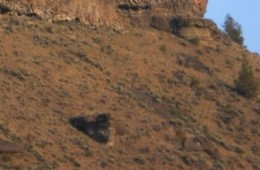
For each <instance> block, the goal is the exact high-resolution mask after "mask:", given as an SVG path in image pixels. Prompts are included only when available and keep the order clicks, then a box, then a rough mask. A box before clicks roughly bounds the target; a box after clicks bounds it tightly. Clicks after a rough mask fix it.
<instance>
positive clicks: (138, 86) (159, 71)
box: [0, 15, 260, 170]
mask: <svg viewBox="0 0 260 170" xmlns="http://www.w3.org/2000/svg"><path fill="white" fill-rule="evenodd" d="M206 23H208V22H206ZM189 24H191V25H192V21H189ZM201 24H202V25H204V26H205V30H204V28H203V29H202V31H201V32H203V33H205V31H206V33H207V30H208V29H206V26H207V24H204V23H203V22H201ZM129 25H131V24H129ZM193 25H196V24H193ZM209 25H210V26H212V24H209ZM157 26H158V24H155V27H157ZM213 27H214V26H212V28H211V29H216V28H213ZM194 29H195V28H193V27H192V29H191V30H190V29H189V27H188V28H187V30H186V28H185V29H184V30H183V32H178V35H177V34H172V33H171V32H169V30H168V31H167V28H166V31H163V30H164V28H161V30H158V29H155V28H153V27H145V26H140V25H138V24H132V25H131V26H128V28H127V29H125V30H121V31H118V30H114V29H111V28H105V27H102V28H93V27H89V26H86V25H85V24H82V23H80V22H76V21H75V22H54V23H53V22H48V21H47V20H41V19H38V18H37V17H26V16H23V15H22V16H12V15H2V16H1V18H0V106H1V107H0V139H1V140H4V141H9V142H12V143H14V144H19V145H20V146H21V148H22V149H21V151H19V152H17V153H8V152H7V153H6V152H1V153H0V169H11V170H13V169H38V170H40V169H43V170H46V169H61V170H63V169H82V170H85V169H93V170H96V169H129V170H130V169H131V170H135V169H147V170H153V169H154V170H158V169H192V170H193V169H198V170H217V169H220V170H224V169H234V170H238V169H254V170H258V169H260V164H259V162H260V144H259V137H260V131H259V129H260V124H259V121H260V119H259V116H260V97H257V98H254V99H250V100H249V99H247V98H244V97H242V96H240V95H238V94H237V93H236V91H235V90H234V85H233V81H234V79H236V78H237V76H238V72H239V69H240V66H241V62H242V58H243V57H246V58H247V59H248V60H249V62H250V64H251V65H252V66H253V68H254V72H255V76H256V78H257V81H258V82H260V69H259V68H258V67H259V64H260V58H259V56H257V55H256V54H252V53H250V52H249V51H247V50H246V49H245V48H243V47H241V46H239V45H238V44H236V43H234V42H232V41H230V40H229V38H227V37H226V36H225V35H224V34H222V33H221V32H218V31H217V30H214V31H215V36H211V35H208V34H206V35H205V36H204V35H203V33H201V32H200V31H198V29H195V30H194ZM193 33H195V34H196V33H197V34H198V35H199V39H194V38H190V39H189V38H187V37H189V36H192V35H193ZM191 34H192V35H191ZM209 34H210V33H209ZM98 113H108V114H109V115H110V119H111V122H110V123H111V125H110V126H111V131H110V136H109V142H108V143H107V144H104V143H99V142H97V141H95V140H93V139H91V138H90V137H89V136H88V135H85V134H84V133H82V132H80V131H78V130H77V129H76V128H74V127H73V126H72V125H71V123H70V119H71V118H73V117H76V116H88V115H94V114H98ZM1 147H2V146H1V145H0V149H1Z"/></svg>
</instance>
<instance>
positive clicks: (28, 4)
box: [0, 0, 207, 27]
mask: <svg viewBox="0 0 260 170" xmlns="http://www.w3.org/2000/svg"><path fill="white" fill-rule="evenodd" d="M206 4H207V0H55V1H51V0H0V12H1V13H7V12H13V13H16V14H18V15H32V14H33V15H36V16H39V17H40V18H44V19H51V20H54V21H56V20H80V21H81V22H83V23H86V24H89V25H98V26H114V27H120V26H122V25H123V21H124V19H123V18H124V17H126V15H121V14H125V13H127V14H128V16H132V15H139V16H152V15H162V16H175V15H178V16H179V15H184V16H200V17H201V16H203V15H204V13H205V10H206Z"/></svg>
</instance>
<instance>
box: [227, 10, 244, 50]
mask: <svg viewBox="0 0 260 170" xmlns="http://www.w3.org/2000/svg"><path fill="white" fill-rule="evenodd" d="M223 27H224V31H225V32H226V34H227V35H228V36H229V37H230V38H231V39H232V40H233V41H235V42H237V43H238V44H240V45H243V43H244V37H243V36H242V28H241V25H240V24H238V23H237V22H236V21H235V20H234V19H233V18H232V17H231V16H230V15H229V14H227V15H226V18H225V22H224V26H223Z"/></svg>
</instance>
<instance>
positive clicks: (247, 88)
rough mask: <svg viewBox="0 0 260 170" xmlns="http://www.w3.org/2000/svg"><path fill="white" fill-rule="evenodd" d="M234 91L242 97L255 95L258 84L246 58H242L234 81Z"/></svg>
mask: <svg viewBox="0 0 260 170" xmlns="http://www.w3.org/2000/svg"><path fill="white" fill-rule="evenodd" d="M234 84H235V89H236V91H237V92H238V93H239V94H241V95H242V96H244V97H247V98H252V97H256V96H257V90H258V84H257V82H256V80H255V77H254V72H253V70H252V66H251V65H250V64H249V63H248V61H247V60H246V58H243V61H242V66H241V69H240V71H239V75H238V79H236V80H235V81H234Z"/></svg>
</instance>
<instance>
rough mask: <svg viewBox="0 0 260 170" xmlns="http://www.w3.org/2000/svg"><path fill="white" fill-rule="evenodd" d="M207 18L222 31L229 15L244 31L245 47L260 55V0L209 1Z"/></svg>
mask: <svg viewBox="0 0 260 170" xmlns="http://www.w3.org/2000/svg"><path fill="white" fill-rule="evenodd" d="M208 1H209V2H208V7H207V13H206V15H205V18H209V19H212V20H213V21H214V22H215V23H216V24H217V25H218V27H219V28H220V29H222V25H223V23H224V20H225V16H226V14H227V13H229V14H230V15H231V16H232V17H233V18H234V20H235V21H237V22H238V23H239V24H240V25H241V26H242V30H243V37H244V39H245V41H244V45H245V46H247V48H248V49H249V50H250V51H251V52H258V53H259V54H260V0H208Z"/></svg>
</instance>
